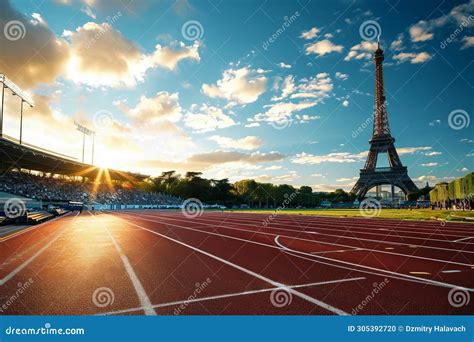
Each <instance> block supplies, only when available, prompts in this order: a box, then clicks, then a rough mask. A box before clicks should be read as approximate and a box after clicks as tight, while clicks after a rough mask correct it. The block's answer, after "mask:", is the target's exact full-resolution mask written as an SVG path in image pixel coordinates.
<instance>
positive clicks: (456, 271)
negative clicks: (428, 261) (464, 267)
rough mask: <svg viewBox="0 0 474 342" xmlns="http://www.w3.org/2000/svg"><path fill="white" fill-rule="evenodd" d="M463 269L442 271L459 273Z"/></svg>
mask: <svg viewBox="0 0 474 342" xmlns="http://www.w3.org/2000/svg"><path fill="white" fill-rule="evenodd" d="M459 272H461V270H446V271H441V273H459Z"/></svg>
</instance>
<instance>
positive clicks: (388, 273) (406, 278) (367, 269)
mask: <svg viewBox="0 0 474 342" xmlns="http://www.w3.org/2000/svg"><path fill="white" fill-rule="evenodd" d="M124 215H125V216H131V217H132V218H134V219H136V216H134V215H127V214H124ZM118 217H120V216H118ZM140 219H141V220H144V221H151V222H155V223H160V224H165V225H167V226H173V227H177V228H180V229H185V230H191V231H195V232H198V233H201V234H209V235H215V236H220V237H224V238H227V239H232V240H237V241H243V242H246V243H251V244H254V245H259V246H265V247H269V248H274V249H278V250H281V248H279V247H277V246H275V245H267V244H264V243H261V242H256V241H252V240H246V239H241V238H238V237H235V236H230V235H224V234H219V233H212V232H208V231H203V230H200V229H194V228H189V227H183V226H178V225H176V224H172V223H166V222H163V221H155V220H149V219H145V218H140ZM122 220H124V221H126V222H129V221H127V220H125V219H122ZM129 223H130V222H129ZM130 224H132V223H130ZM133 225H134V226H137V227H140V228H142V229H146V230H148V231H151V230H149V229H147V228H143V227H141V226H138V225H136V224H133ZM151 232H153V231H151ZM287 252H288V250H287ZM295 252H296V254H292V253H291V252H288V254H291V255H293V256H295V257H297V258H300V259H304V260H308V261H311V262H317V263H320V264H323V265H328V266H331V267H337V268H341V269H346V270H351V271H357V272H363V273H366V274H374V275H377V276H384V277H389V278H394V279H399V280H404V281H411V282H416V283H422V284H428V285H433V286H440V287H447V288H454V287H460V288H463V289H466V290H468V291H471V292H474V288H465V287H463V286H460V285H454V284H449V283H443V282H439V281H436V280H430V279H425V278H420V277H414V276H410V275H407V274H403V273H397V272H392V271H387V270H383V269H380V268H376V267H370V266H365V265H360V264H355V263H352V262H348V261H342V260H339V259H332V258H328V257H324V256H320V255H313V254H309V253H304V252H298V251H295ZM303 255H307V256H310V257H313V258H306V257H304V256H303ZM314 258H317V259H320V260H315V259H314ZM321 259H322V260H327V261H328V262H323V261H321ZM330 262H332V264H331V263H330ZM334 263H335V264H334ZM341 264H344V265H348V266H342V265H341ZM354 267H359V268H363V269H362V270H361V269H357V268H354Z"/></svg>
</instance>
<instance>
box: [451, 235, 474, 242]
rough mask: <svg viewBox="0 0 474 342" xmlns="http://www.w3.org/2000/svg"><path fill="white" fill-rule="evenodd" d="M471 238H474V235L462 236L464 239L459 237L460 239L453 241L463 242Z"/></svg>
mask: <svg viewBox="0 0 474 342" xmlns="http://www.w3.org/2000/svg"><path fill="white" fill-rule="evenodd" d="M469 239H474V236H468V237H465V238H462V239H459V240H454V241H453V242H461V241H464V240H469Z"/></svg>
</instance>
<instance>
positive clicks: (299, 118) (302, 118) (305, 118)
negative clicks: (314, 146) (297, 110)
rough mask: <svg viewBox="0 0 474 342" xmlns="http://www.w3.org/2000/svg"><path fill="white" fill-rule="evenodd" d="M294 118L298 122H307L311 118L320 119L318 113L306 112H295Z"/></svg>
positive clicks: (311, 119)
mask: <svg viewBox="0 0 474 342" xmlns="http://www.w3.org/2000/svg"><path fill="white" fill-rule="evenodd" d="M295 118H296V120H297V121H298V122H299V123H307V122H310V121H313V120H319V119H321V117H320V116H319V115H308V114H302V115H300V114H296V115H295Z"/></svg>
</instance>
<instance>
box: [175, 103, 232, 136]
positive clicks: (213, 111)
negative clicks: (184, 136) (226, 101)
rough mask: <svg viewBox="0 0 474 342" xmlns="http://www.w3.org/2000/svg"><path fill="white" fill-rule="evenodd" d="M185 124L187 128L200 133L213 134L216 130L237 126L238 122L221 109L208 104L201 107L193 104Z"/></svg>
mask: <svg viewBox="0 0 474 342" xmlns="http://www.w3.org/2000/svg"><path fill="white" fill-rule="evenodd" d="M184 122H185V125H186V126H188V127H190V128H192V129H193V130H195V131H196V132H199V133H204V132H211V131H215V130H216V129H221V128H226V127H230V126H234V125H236V122H235V121H234V120H233V119H232V118H231V117H230V116H228V115H227V114H225V113H224V112H223V111H222V109H221V108H217V107H213V106H209V105H207V104H203V105H201V107H198V106H197V105H196V104H193V105H192V106H191V108H190V110H189V112H188V113H187V114H186V115H185V117H184Z"/></svg>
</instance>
